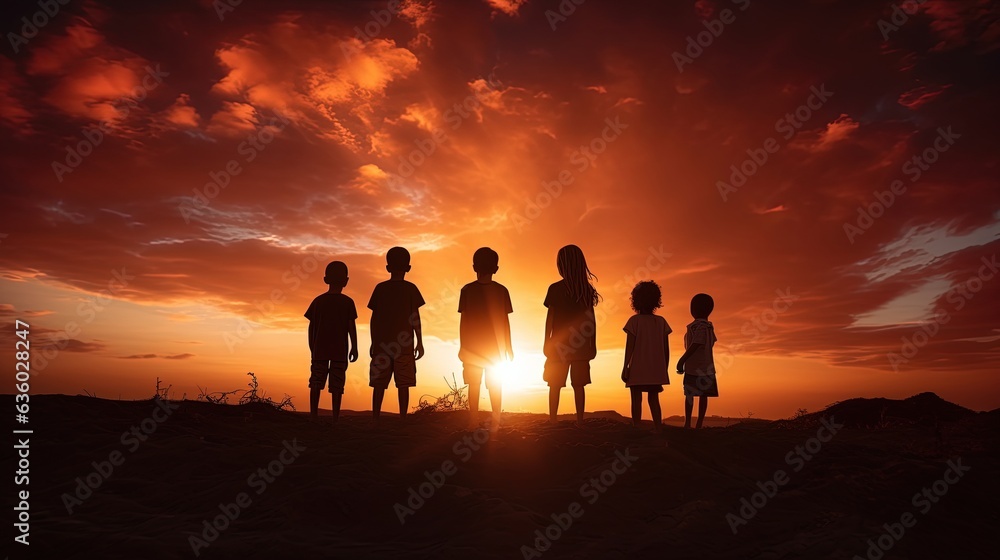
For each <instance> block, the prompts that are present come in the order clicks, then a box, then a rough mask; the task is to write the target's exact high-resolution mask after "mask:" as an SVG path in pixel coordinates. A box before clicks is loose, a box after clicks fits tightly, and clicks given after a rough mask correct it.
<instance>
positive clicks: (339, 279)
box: [305, 261, 358, 421]
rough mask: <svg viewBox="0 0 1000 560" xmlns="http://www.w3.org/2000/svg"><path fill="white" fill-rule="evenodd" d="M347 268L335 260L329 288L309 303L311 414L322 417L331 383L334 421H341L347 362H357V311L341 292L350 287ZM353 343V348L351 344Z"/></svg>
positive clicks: (327, 278) (327, 279) (329, 268)
mask: <svg viewBox="0 0 1000 560" xmlns="http://www.w3.org/2000/svg"><path fill="white" fill-rule="evenodd" d="M347 280H348V277H347V265H346V264H344V263H342V262H340V261H333V262H331V263H330V264H328V265H326V275H325V276H324V277H323V281H324V282H326V283H327V284H329V286H330V288H329V289H328V290H327V292H326V293H323V294H320V295H318V296H316V299H314V300H312V303H310V304H309V309H307V310H306V313H305V317H306V319H309V352H310V354H311V355H312V356H311V357H312V364H311V365H310V368H309V369H310V375H309V414H310V415H311V416H312V417H313V418H316V417H317V416H319V395H320V393H321V392H322V391H323V387H324V386H325V385H326V383H327V378H329V380H330V385H329V386H330V396H331V398H332V400H333V419H334V421H336V420H337V419H338V418H340V403H341V400H342V399H343V397H344V383H345V381H346V379H347V361H348V360H350V361H352V362H356V361H357V360H358V329H357V325H356V324H355V321H354V320H355V319H357V318H358V311H357V309H356V308H355V307H354V300H353V299H351V298H349V297H348V296H346V295H344V294H343V293H342V292H343V290H344V287H345V286H347ZM348 341H350V345H348Z"/></svg>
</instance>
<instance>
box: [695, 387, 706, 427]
mask: <svg viewBox="0 0 1000 560" xmlns="http://www.w3.org/2000/svg"><path fill="white" fill-rule="evenodd" d="M707 411H708V397H706V396H704V395H703V396H700V397H698V425H697V426H695V427H697V428H700V427H701V423H702V422H704V421H705V412H707Z"/></svg>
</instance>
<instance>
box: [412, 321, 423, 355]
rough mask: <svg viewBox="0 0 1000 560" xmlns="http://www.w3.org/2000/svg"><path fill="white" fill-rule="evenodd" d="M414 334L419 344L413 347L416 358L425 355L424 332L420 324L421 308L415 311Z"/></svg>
mask: <svg viewBox="0 0 1000 560" xmlns="http://www.w3.org/2000/svg"><path fill="white" fill-rule="evenodd" d="M413 334H414V336H416V337H417V345H416V347H415V348H414V349H413V355H414V358H413V359H414V360H419V359H420V358H423V357H424V333H423V328H422V327H421V325H420V310H419V309H416V310H414V311H413Z"/></svg>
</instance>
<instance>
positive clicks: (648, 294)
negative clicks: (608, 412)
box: [622, 281, 673, 432]
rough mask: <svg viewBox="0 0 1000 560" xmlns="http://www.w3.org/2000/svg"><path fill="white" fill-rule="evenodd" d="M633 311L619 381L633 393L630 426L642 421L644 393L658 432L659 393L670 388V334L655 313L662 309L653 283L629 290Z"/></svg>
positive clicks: (657, 287) (658, 287) (627, 326)
mask: <svg viewBox="0 0 1000 560" xmlns="http://www.w3.org/2000/svg"><path fill="white" fill-rule="evenodd" d="M631 299H632V309H634V310H635V312H636V314H635V315H633V316H631V317H629V320H628V322H627V323H625V328H624V331H625V333H626V335H625V337H626V338H625V365H624V366H623V367H622V381H624V382H625V386H626V387H628V388H629V389H630V390H631V391H632V425H633V426H636V427H638V426H639V421H640V420H641V419H642V394H643V393H646V397H647V400H648V401H649V412H650V413H651V414H652V416H653V429H654V430H656V431H657V432H659V431H660V428H661V424H662V422H663V417H662V415H661V413H660V393H661V392H662V391H663V386H664V385H669V384H670V378H669V377H668V376H667V372H668V371H669V370H670V346H669V343H668V338H667V337H668V335H669V334H670V333H671V332H673V331H672V330H671V328H670V325H668V324H667V320H666V319H664V318H663V317H660V316H659V315H656V314H655V313H654V311H656V310H657V309H659V308H660V307H662V306H663V299H662V294H661V293H660V286H659V285H658V284H657V283H656V282H652V281H647V282H639V283H638V284H636V285H635V288H633V289H632V298H631Z"/></svg>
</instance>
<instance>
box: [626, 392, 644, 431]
mask: <svg viewBox="0 0 1000 560" xmlns="http://www.w3.org/2000/svg"><path fill="white" fill-rule="evenodd" d="M629 389H630V390H631V392H632V425H633V426H636V427H638V426H639V421H640V420H642V391H640V390H639V389H637V388H635V387H630V388H629Z"/></svg>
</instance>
